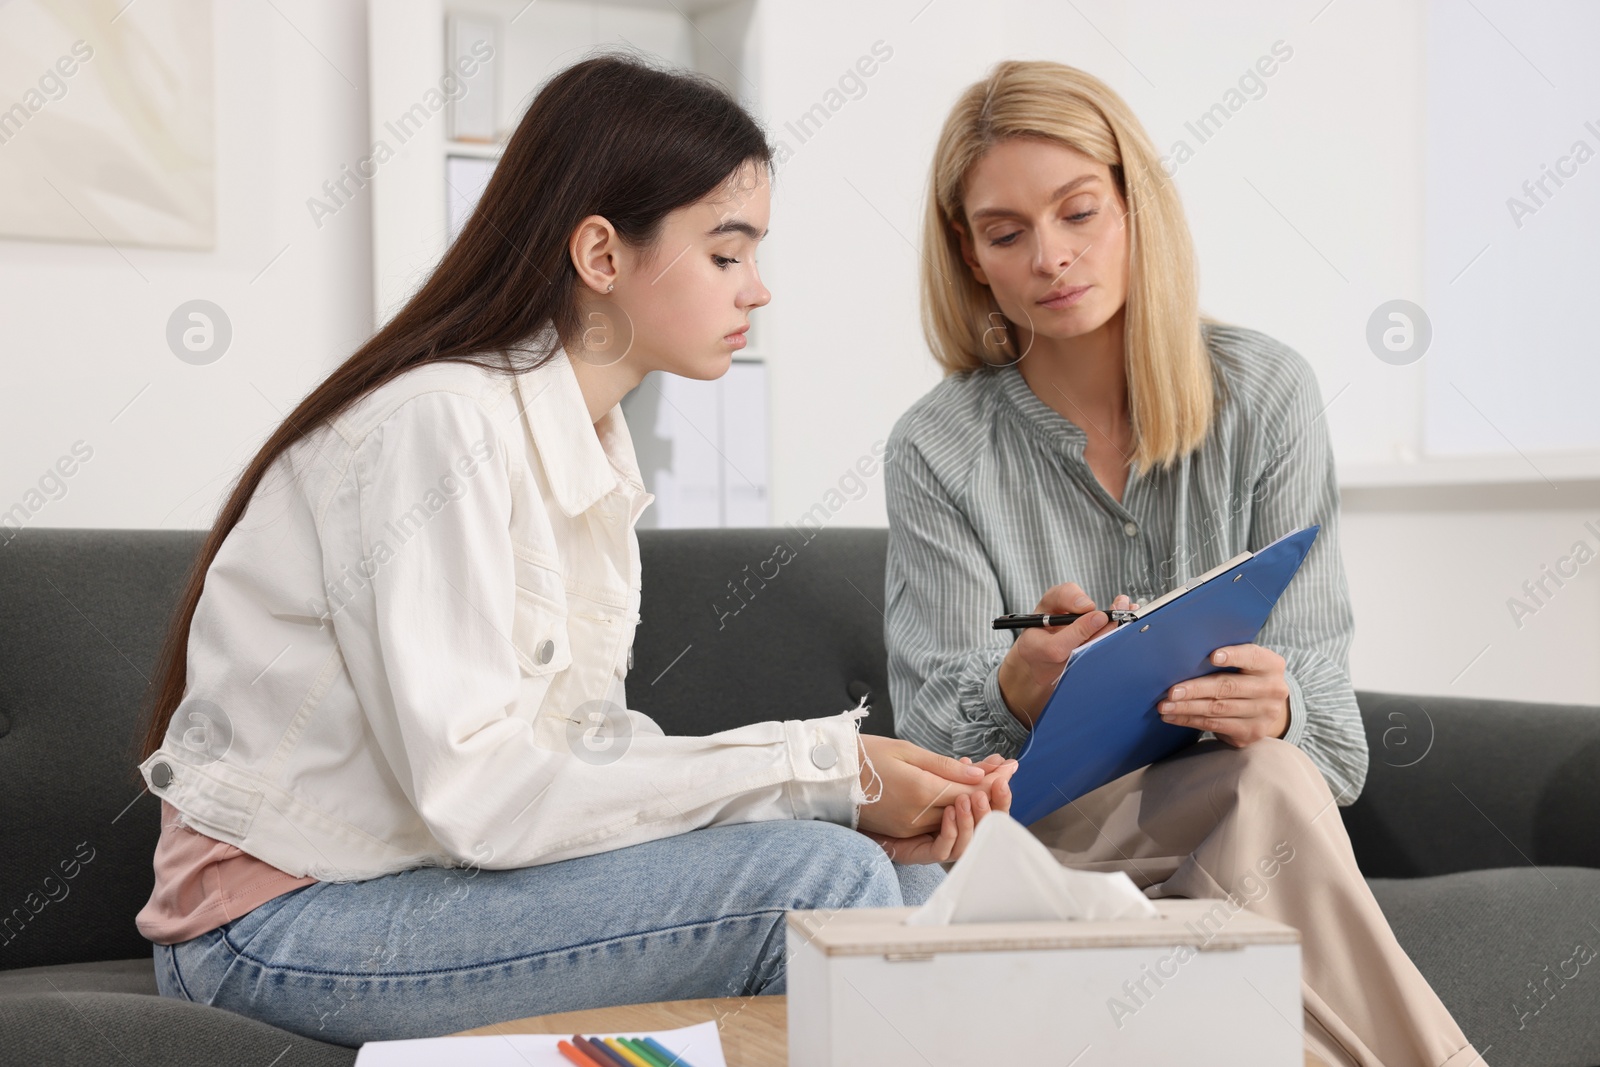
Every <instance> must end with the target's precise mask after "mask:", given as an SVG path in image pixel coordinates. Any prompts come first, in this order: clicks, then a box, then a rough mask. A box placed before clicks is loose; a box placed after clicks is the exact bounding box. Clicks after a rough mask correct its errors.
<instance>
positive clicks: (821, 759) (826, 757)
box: [811, 741, 839, 770]
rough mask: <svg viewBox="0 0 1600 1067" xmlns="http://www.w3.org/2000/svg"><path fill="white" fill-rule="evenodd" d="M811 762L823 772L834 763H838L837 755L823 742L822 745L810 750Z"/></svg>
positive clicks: (836, 752) (835, 751)
mask: <svg viewBox="0 0 1600 1067" xmlns="http://www.w3.org/2000/svg"><path fill="white" fill-rule="evenodd" d="M811 762H812V763H815V764H816V765H817V766H818V767H820V768H822V769H823V770H827V769H828V768H829V767H832V766H833V765H834V764H835V763H838V762H839V753H838V751H837V750H835V749H834V747H833V746H832V745H830V744H828V743H827V742H826V741H824V742H823V743H822V744H820V745H818V746H817V747H816V748H814V749H812V750H811Z"/></svg>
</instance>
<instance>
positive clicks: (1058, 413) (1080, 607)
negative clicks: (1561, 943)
mask: <svg viewBox="0 0 1600 1067" xmlns="http://www.w3.org/2000/svg"><path fill="white" fill-rule="evenodd" d="M924 242H925V246H926V247H925V256H924V260H923V262H924V268H923V280H922V281H923V284H922V291H923V318H924V326H925V331H926V334H927V338H928V341H929V343H930V345H931V347H932V349H933V354H934V357H935V358H936V359H937V360H938V361H939V363H940V365H941V366H942V367H943V368H944V370H945V372H946V375H947V377H946V378H945V379H944V381H943V382H941V383H940V384H939V385H938V386H937V387H936V388H935V389H934V390H933V391H932V392H931V393H929V394H928V395H927V396H925V397H924V398H922V399H921V400H920V401H918V402H917V403H916V404H915V405H914V406H913V407H912V408H911V409H910V410H909V411H908V412H906V414H905V415H904V416H903V417H902V418H901V419H900V420H899V422H898V424H897V425H896V427H895V429H894V433H893V434H892V435H891V437H890V441H889V463H888V468H887V470H888V473H887V481H886V485H887V492H888V507H889V523H890V538H889V561H888V580H887V586H888V588H887V599H888V610H887V641H888V647H889V659H890V664H889V666H890V688H891V692H892V696H893V701H894V707H895V712H896V727H897V729H898V731H899V733H900V735H901V736H902V737H904V738H906V739H908V740H911V741H914V742H916V743H917V744H919V745H922V746H924V747H927V748H930V749H933V750H935V751H941V752H944V753H947V754H950V755H954V756H962V755H971V756H974V757H977V756H981V755H984V754H987V753H989V752H996V751H997V752H1001V753H1004V754H1006V755H1015V754H1017V753H1018V752H1019V751H1020V750H1021V748H1022V747H1023V745H1024V743H1025V742H1026V740H1027V737H1028V731H1029V729H1030V727H1031V726H1032V724H1033V722H1034V720H1035V719H1036V717H1037V716H1038V715H1039V714H1040V712H1041V711H1042V710H1043V708H1044V705H1045V702H1046V700H1047V699H1048V697H1049V694H1050V691H1051V689H1052V687H1053V686H1054V683H1055V680H1056V679H1057V678H1058V677H1059V676H1060V674H1061V671H1062V669H1063V665H1064V663H1065V660H1066V658H1067V655H1068V653H1069V652H1070V651H1071V650H1072V649H1073V648H1075V647H1077V646H1078V645H1080V644H1082V643H1083V642H1084V641H1086V640H1088V639H1089V638H1091V637H1092V636H1094V635H1095V634H1096V633H1097V632H1099V631H1100V630H1101V629H1102V628H1103V627H1104V626H1105V625H1106V624H1107V622H1108V616H1107V615H1106V614H1104V612H1103V611H1098V610H1091V609H1093V608H1095V607H1096V606H1097V605H1104V606H1107V607H1126V606H1128V605H1129V604H1130V603H1137V602H1139V601H1142V600H1146V599H1152V598H1154V597H1156V596H1159V595H1160V594H1162V593H1164V592H1165V591H1167V590H1168V589H1169V588H1171V587H1172V586H1174V585H1176V584H1177V583H1179V582H1181V581H1183V580H1184V579H1186V578H1189V577H1192V576H1194V575H1197V574H1200V573H1202V572H1204V571H1206V570H1208V569H1210V568H1212V567H1214V566H1216V565H1217V564H1219V563H1221V562H1223V561H1224V560H1226V559H1228V558H1230V557H1231V556H1233V555H1236V554H1237V553H1239V552H1241V551H1245V550H1252V549H1257V548H1260V547H1262V546H1263V545H1265V544H1266V543H1268V542H1269V541H1271V540H1273V539H1274V538H1276V537H1278V536H1279V535H1281V534H1283V533H1287V532H1289V531H1291V530H1294V529H1297V528H1300V527H1303V526H1308V525H1311V524H1313V523H1318V524H1320V525H1321V527H1322V529H1321V532H1320V536H1319V537H1318V538H1317V540H1316V543H1315V546H1314V547H1313V548H1312V550H1311V552H1310V554H1309V556H1308V557H1307V558H1306V561H1305V563H1304V564H1303V566H1302V567H1301V570H1300V571H1299V573H1298V575H1297V577H1296V578H1295V579H1294V581H1293V583H1292V584H1291V585H1290V587H1289V589H1288V591H1287V592H1286V593H1285V595H1284V596H1283V598H1282V599H1281V600H1280V601H1279V603H1278V605H1277V607H1276V609H1275V610H1274V612H1273V614H1272V618H1271V620H1270V621H1269V622H1268V624H1267V626H1266V627H1265V629H1263V630H1262V632H1261V634H1260V635H1259V638H1258V643H1253V644H1245V645H1235V646H1229V647H1224V648H1219V649H1218V650H1216V652H1215V653H1214V654H1213V662H1215V663H1218V664H1224V665H1226V666H1231V667H1235V668H1237V671H1236V672H1223V673H1218V674H1214V675H1211V676H1208V677H1204V678H1197V679H1192V680H1189V681H1186V682H1183V683H1180V684H1179V685H1176V686H1174V687H1173V688H1172V690H1171V691H1170V693H1169V694H1168V699H1166V700H1164V701H1163V702H1162V704H1161V706H1160V713H1161V714H1162V715H1163V717H1164V718H1165V719H1166V720H1167V721H1169V722H1173V723H1178V724H1182V725H1186V726H1192V727H1196V728H1198V729H1200V730H1202V731H1206V732H1207V733H1206V734H1203V735H1202V738H1203V739H1202V740H1201V741H1200V742H1199V743H1198V744H1196V745H1194V746H1193V747H1191V748H1189V749H1187V750H1185V751H1183V752H1182V753H1180V754H1178V755H1175V756H1172V757H1170V758H1168V759H1165V760H1161V761H1158V762H1157V763H1155V764H1153V765H1151V766H1149V767H1146V768H1144V769H1143V770H1140V771H1136V772H1134V773H1132V774H1129V775H1127V776H1125V777H1123V778H1121V779H1119V780H1117V781H1115V782H1112V783H1110V784H1109V785H1106V786H1104V787H1102V788H1101V789H1098V790H1096V791H1095V792H1093V793H1090V794H1089V795H1088V796H1085V797H1083V798H1081V799H1079V800H1077V801H1076V802H1074V803H1072V804H1069V805H1067V806H1066V807H1064V808H1062V809H1061V810H1060V811H1058V812H1057V813H1055V814H1054V815H1051V816H1049V817H1047V818H1045V819H1043V820H1041V821H1039V822H1037V823H1035V824H1033V826H1032V827H1031V829H1032V830H1033V832H1034V833H1035V834H1036V835H1037V836H1038V837H1039V838H1040V839H1041V840H1042V841H1044V842H1045V844H1047V845H1048V846H1049V847H1050V848H1051V849H1052V851H1053V852H1054V853H1055V854H1056V856H1057V857H1058V858H1059V859H1060V860H1061V862H1063V863H1065V864H1067V865H1069V866H1073V867H1080V868H1087V869H1095V870H1122V871H1126V872H1127V873H1128V875H1129V876H1130V877H1132V878H1133V879H1134V880H1135V882H1136V883H1137V884H1138V885H1140V886H1141V888H1143V889H1144V890H1145V892H1146V893H1147V894H1148V895H1149V896H1151V897H1157V898H1159V897H1169V896H1170V897H1190V898H1219V899H1225V900H1227V901H1229V902H1230V903H1231V904H1232V905H1233V906H1239V905H1244V906H1248V907H1250V908H1251V909H1252V910H1253V911H1255V912H1258V913H1260V914H1263V915H1267V916H1269V917H1271V918H1275V919H1279V920H1282V921H1284V922H1287V923H1290V924H1292V925H1293V926H1295V927H1297V928H1298V929H1299V930H1300V932H1301V935H1302V951H1303V961H1304V998H1305V1007H1306V1015H1305V1033H1306V1046H1307V1048H1308V1050H1310V1051H1311V1052H1313V1053H1314V1054H1315V1055H1316V1056H1318V1057H1320V1058H1321V1059H1323V1060H1325V1061H1327V1062H1328V1063H1330V1064H1362V1065H1366V1067H1378V1065H1384V1067H1402V1065H1416V1067H1441V1065H1449V1067H1465V1065H1467V1064H1470V1063H1479V1062H1481V1060H1480V1059H1479V1057H1478V1054H1477V1052H1476V1051H1475V1050H1474V1049H1473V1048H1472V1046H1471V1045H1470V1044H1469V1043H1468V1041H1467V1039H1466V1037H1465V1036H1464V1035H1463V1034H1462V1031H1461V1029H1460V1028H1459V1027H1458V1026H1457V1025H1456V1023H1455V1021H1454V1020H1453V1019H1452V1018H1451V1016H1450V1013H1449V1011H1447V1010H1446V1009H1445V1007H1444V1005H1443V1004H1441V1003H1440V1001H1439V999H1438V997H1437V996H1436V995H1435V994H1434V992H1433V990H1432V989H1431V988H1430V987H1429V986H1428V983H1427V981H1426V980H1425V979H1424V978H1423V977H1422V975H1421V974H1420V973H1419V972H1418V971H1417V969H1416V967H1415V966H1414V965H1413V964H1412V962H1411V960H1410V959H1409V958H1408V957H1407V956H1406V954H1405V952H1404V950H1402V949H1401V947H1400V945H1399V943H1398V942H1397V941H1396V940H1395V938H1394V935H1393V933H1392V932H1391V931H1390V929H1389V926H1388V924H1387V922H1386V921H1385V920H1384V917H1383V914H1382V912H1381V911H1380V910H1379V908H1378V905H1377V902H1376V901H1375V900H1374V899H1373V897H1372V894H1371V893H1370V891H1369V890H1368V888H1367V885H1366V882H1365V880H1364V879H1363V877H1362V875H1361V872H1360V870H1358V869H1357V866H1356V861H1355V857H1354V855H1353V854H1352V852H1351V849H1350V843H1349V839H1348V838H1347V837H1346V835H1345V832H1344V829H1343V825H1342V823H1341V822H1340V819H1339V814H1338V812H1337V810H1335V806H1336V804H1340V803H1349V802H1350V801H1352V800H1354V799H1355V797H1356V795H1357V794H1358V793H1359V792H1360V790H1361V786H1362V783H1363V781H1364V780H1365V777H1366V770H1367V750H1366V743H1365V738H1364V735H1363V731H1362V726H1361V720H1360V717H1359V713H1358V709H1357V707H1356V702H1355V696H1354V693H1353V691H1352V689H1351V685H1350V681H1349V677H1348V673H1347V667H1346V663H1347V656H1348V650H1349V645H1350V638H1351V632H1352V628H1353V624H1352V618H1351V611H1350V605H1349V600H1348V594H1347V591H1346V586H1345V578H1344V570H1343V565H1342V564H1341V562H1340V558H1339V529H1338V525H1339V522H1338V520H1339V513H1338V502H1339V498H1338V491H1337V484H1336V482H1335V478H1334V465H1333V457H1332V454H1331V453H1330V451H1329V447H1328V434H1327V427H1326V423H1325V421H1324V419H1323V416H1322V406H1323V405H1322V401H1321V400H1320V398H1319V396H1318V388H1317V382H1316V378H1315V376H1314V375H1313V373H1312V371H1311V369H1310V367H1309V366H1308V365H1307V364H1306V362H1305V360H1304V359H1302V358H1301V357H1300V356H1299V355H1298V354H1296V353H1295V352H1294V351H1292V350H1290V349H1289V348H1287V347H1285V346H1284V345H1282V344H1280V343H1278V342H1277V341H1274V340H1273V339H1271V338H1269V337H1266V336H1264V335H1262V334H1260V333H1257V332H1255V331H1253V330H1248V329H1242V328H1237V327H1231V326H1224V325H1222V324H1220V323H1217V322H1215V321H1213V320H1211V319H1208V318H1206V317H1204V316H1202V315H1201V314H1200V312H1199V309H1198V306H1197V298H1196V283H1195V268H1194V256H1193V251H1192V246H1191V243H1190V238H1189V233H1188V230H1187V228H1186V224H1185V222H1184V218H1183V213H1182V210H1181V207H1180V205H1179V201H1178V195H1177V191H1176V189H1175V188H1174V186H1173V183H1172V181H1171V180H1170V178H1169V176H1168V175H1167V174H1166V173H1165V172H1164V171H1163V169H1162V168H1161V166H1160V164H1159V162H1158V160H1157V157H1156V154H1155V152H1154V151H1153V150H1152V148H1151V145H1150V142H1149V139H1148V138H1147V136H1146V134H1145V133H1144V131H1143V129H1142V128H1141V127H1140V125H1139V122H1138V120H1137V119H1136V118H1135V117H1134V115H1133V114H1132V113H1131V112H1130V111H1129V109H1128V107H1127V105H1126V104H1125V103H1124V102H1123V101H1122V100H1121V99H1119V98H1118V97H1117V95H1116V94H1115V93H1114V92H1112V91H1111V90H1110V89H1109V88H1108V87H1107V86H1106V85H1105V84H1103V83H1102V82H1100V81H1099V80H1097V79H1095V78H1093V77H1091V76H1089V75H1087V74H1085V73H1083V72H1081V71H1078V70H1075V69H1073V68H1071V67H1066V66H1062V65H1060V64H1056V63H1047V62H1007V63H1002V64H1000V65H999V66H997V67H996V68H995V69H994V70H993V72H992V73H991V74H990V75H989V76H988V77H987V78H985V79H984V80H983V81H981V82H979V83H977V84H975V85H973V86H971V87H970V88H969V89H968V90H967V91H966V92H965V93H964V94H963V95H962V96H961V98H960V100H959V101H958V102H957V103H956V105H955V108H954V110H953V111H952V112H951V114H950V116H949V118H948V120H947V121H946V123H945V126H944V130H943V132H942V134H941V136H940V139H939V144H938V148H937V150H936V153H935V156H934V162H933V169H932V181H931V188H930V191H929V196H928V206H927V221H926V227H925V231H924ZM1015 611H1038V612H1069V611H1089V612H1090V614H1088V615H1086V616H1085V617H1084V618H1082V619H1080V620H1079V621H1078V622H1077V623H1075V624H1074V625H1071V626H1065V627H1053V628H1050V629H1033V630H1025V631H1022V632H1021V633H1020V636H1017V637H1016V639H1015V641H1014V642H1013V639H1012V637H1011V636H1010V635H1009V634H1007V633H1004V632H995V631H993V630H991V629H990V627H989V621H990V620H991V619H992V618H993V617H994V616H996V615H999V614H1002V613H1005V612H1015ZM1223 914H1231V912H1230V911H1228V910H1227V909H1226V908H1225V909H1224V912H1223ZM1117 992H1118V995H1119V996H1122V995H1123V994H1122V993H1121V991H1117ZM1140 1006H1141V1005H1139V1004H1138V1003H1124V1004H1123V1008H1124V1013H1125V1015H1126V1016H1131V1015H1133V1014H1134V1013H1135V1012H1136V1011H1137V1009H1138V1008H1139V1007H1140ZM1112 1010H1113V1011H1115V1006H1114V1005H1113V1007H1112ZM1125 1025H1137V1023H1136V1022H1135V1021H1134V1020H1133V1019H1132V1018H1127V1019H1126V1022H1125Z"/></svg>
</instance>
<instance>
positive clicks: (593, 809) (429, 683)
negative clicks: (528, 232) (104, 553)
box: [140, 354, 865, 881]
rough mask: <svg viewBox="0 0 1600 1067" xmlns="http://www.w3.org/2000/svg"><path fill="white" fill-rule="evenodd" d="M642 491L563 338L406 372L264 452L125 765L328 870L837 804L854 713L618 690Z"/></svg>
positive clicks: (851, 779)
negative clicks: (649, 703)
mask: <svg viewBox="0 0 1600 1067" xmlns="http://www.w3.org/2000/svg"><path fill="white" fill-rule="evenodd" d="M652 499H653V498H652V497H651V495H650V494H649V493H646V492H645V491H644V486H643V485H642V483H641V481H640V478H639V471H638V465H637V462H636V460H635V458H634V453H633V443H632V440H631V438H630V437H629V435H628V430H627V426H626V424H625V423H624V421H623V417H622V411H621V408H620V407H615V408H613V409H612V410H611V411H610V412H608V413H607V414H606V415H605V417H604V418H602V419H601V420H600V422H599V423H592V422H591V421H590V419H589V416H588V411H587V409H586V407H585V406H584V400H583V395H582V394H581V392H580V391H579V389H578V382H577V378H576V376H575V375H574V374H573V370H572V367H571V365H570V364H569V363H568V361H567V358H566V357H565V356H564V355H561V354H558V355H557V357H556V358H555V359H554V360H553V361H551V362H550V363H548V364H546V365H545V366H543V367H541V368H539V369H537V370H534V371H530V372H528V373H526V374H522V375H517V376H515V377H507V376H503V375H496V374H493V373H491V372H488V371H485V370H482V369H481V368H478V367H476V366H472V365H468V364H462V363H436V364H430V365H426V366H423V367H419V368H416V369H414V370H411V371H408V372H406V373H405V374H403V375H402V376H400V377H399V378H397V379H396V380H394V381H392V382H389V383H388V384H386V385H384V386H382V387H380V388H378V389H376V390H374V391H373V392H372V393H370V394H368V395H367V396H365V397H363V398H362V399H361V400H360V401H359V402H357V403H356V404H355V405H353V406H352V407H351V408H350V409H349V410H347V411H346V412H345V413H344V414H343V415H342V416H340V417H339V418H337V419H335V420H333V421H332V422H331V423H330V424H329V425H325V426H323V427H321V428H319V429H317V430H315V431H314V432H313V433H312V434H311V435H309V436H308V437H307V438H305V439H303V440H302V441H300V442H298V443H296V444H295V445H294V446H293V447H292V448H290V449H289V450H288V451H287V452H286V453H284V455H283V456H281V457H280V458H279V461H278V462H277V463H275V464H274V465H273V467H272V468H271V469H270V470H269V472H268V475H267V477H266V478H265V479H264V480H263V482H262V484H261V486H260V488H259V489H258V490H257V492H256V493H255V495H254V496H253V497H252V498H251V501H250V504H249V507H248V509H247V511H246V512H245V515H244V516H243V518H242V519H241V521H240V522H239V524H238V525H237V526H236V527H235V528H234V529H233V530H232V531H231V532H230V533H229V534H228V536H227V538H226V539H225V540H224V541H223V543H222V546H221V550H220V551H219V552H218V554H217V557H216V559H215V560H214V561H213V562H212V564H211V566H210V569H209V570H208V571H207V572H206V582H205V588H204V592H203V593H202V594H201V597H200V601H199V604H198V606H197V608H196V611H195V615H194V620H193V623H192V625H191V627H190V631H189V658H188V677H187V684H186V688H185V698H184V702H183V704H181V705H180V706H179V708H178V710H177V712H176V713H175V714H174V715H173V719H172V724H171V726H170V728H169V729H168V731H167V735H166V738H165V740H164V742H163V744H162V746H161V748H160V749H159V750H158V751H157V752H155V753H154V754H153V755H151V756H150V757H149V758H148V759H146V760H145V761H144V762H143V763H142V764H140V770H141V771H142V772H143V774H144V778H145V781H146V782H147V783H148V784H149V786H150V789H151V791H152V792H154V793H155V794H156V795H157V796H160V797H162V798H163V799H165V800H167V801H168V802H170V803H171V804H172V805H173V806H174V807H175V808H177V809H178V811H179V812H181V814H182V819H181V821H182V822H183V823H184V824H187V825H190V826H193V827H194V828H195V829H196V830H199V831H200V832H202V833H204V834H208V835H210V836H212V837H215V838H217V839H218V840H221V841H226V842H228V843H229V844H233V845H236V846H238V847H239V848H240V849H242V850H244V851H245V852H248V853H249V854H251V855H253V856H256V857H258V858H260V859H263V860H265V861H266V862H268V863H270V864H272V865H273V866H275V867H278V868H280V869H282V870H284V871H286V872H288V873H289V874H292V875H309V876H311V877H314V878H317V879H321V880H325V881H357V880H362V879H368V878H374V877H377V876H379V875H382V874H387V873H390V872H394V871H400V870H405V869H407V868H411V867H418V866H430V865H431V866H477V867H488V868H510V867H525V866H532V865H534V864H539V863H548V862H551V861H554V860H561V859H568V858H571V857H574V856H583V855H588V854H591V853H596V852H604V851H607V850H610V849H615V848H620V847H623V846H625V845H632V844H637V843H640V842H643V841H650V840H655V839H658V838H663V837H669V836H671V835H674V834H678V833H682V832H684V831H687V830H692V829H695V828H697V827H703V826H710V825H713V824H717V823H730V822H752V821H758V820H766V819H789V818H798V819H826V820H829V821H832V822H837V823H842V824H845V825H849V826H854V825H855V822H856V815H857V803H858V802H860V801H861V800H863V799H865V797H864V796H863V794H862V791H861V789H860V786H859V785H858V784H857V778H858V774H859V769H860V756H859V752H858V748H857V740H856V727H857V723H858V721H859V716H860V715H861V714H862V712H860V711H859V710H857V711H855V712H841V713H840V714H837V715H834V716H831V717H826V718H817V719H809V720H805V721H789V722H763V723H756V724H754V725H750V726H744V727H740V728H738V729H734V730H727V731H723V732H722V733H718V734H712V735H710V736H708V737H667V736H665V735H664V734H663V733H662V731H661V729H660V728H659V727H658V726H657V725H656V724H655V723H654V722H653V721H651V720H650V719H649V718H648V717H646V716H645V715H643V714H641V713H639V712H637V711H631V710H628V711H624V710H623V709H624V708H625V707H626V700H625V695H624V692H623V678H624V675H625V674H626V670H627V661H628V655H629V650H630V649H631V647H632V643H633V633H634V626H635V624H636V623H638V622H639V615H638V608H639V547H638V540H637V537H636V536H635V534H634V524H635V522H636V521H637V520H638V517H639V514H640V512H641V511H643V510H644V508H645V506H646V505H648V504H649V503H650V501H651V500H652ZM690 654H691V655H692V654H693V653H690Z"/></svg>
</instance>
